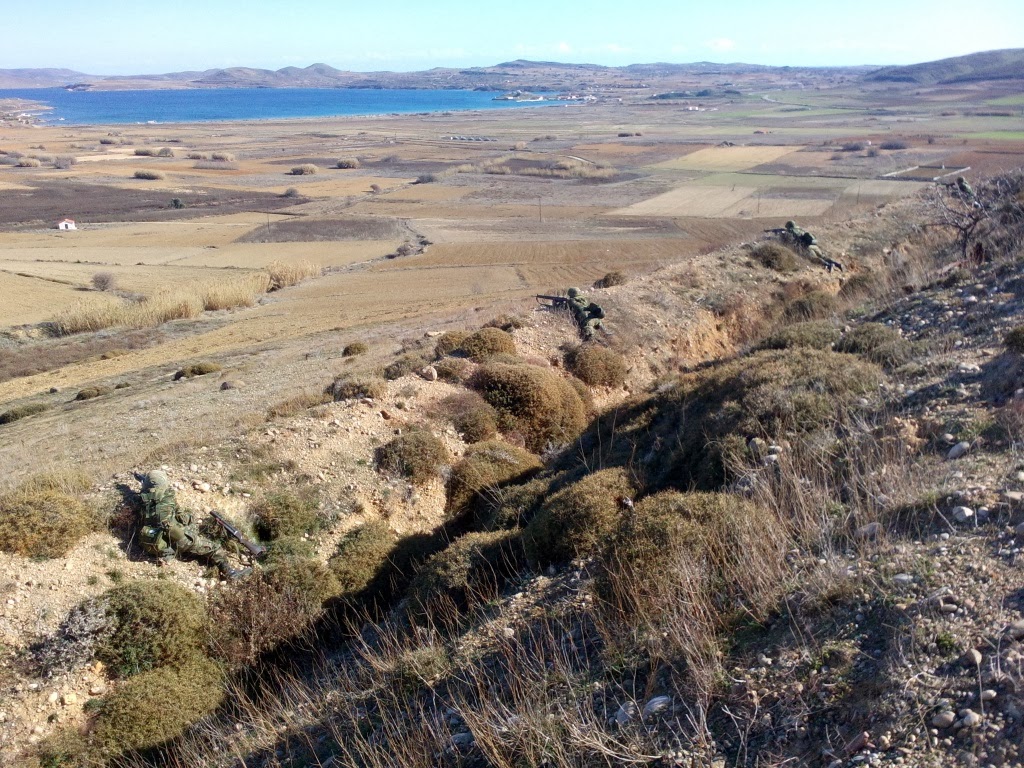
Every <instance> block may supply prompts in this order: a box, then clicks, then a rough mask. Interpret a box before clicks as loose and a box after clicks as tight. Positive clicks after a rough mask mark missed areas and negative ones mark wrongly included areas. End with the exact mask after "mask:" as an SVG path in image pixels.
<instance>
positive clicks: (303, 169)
mask: <svg viewBox="0 0 1024 768" xmlns="http://www.w3.org/2000/svg"><path fill="white" fill-rule="evenodd" d="M316 170H317V168H316V166H315V165H313V164H312V163H303V164H302V165H297V166H295V167H294V168H292V176H312V175H314V174H315V173H316Z"/></svg>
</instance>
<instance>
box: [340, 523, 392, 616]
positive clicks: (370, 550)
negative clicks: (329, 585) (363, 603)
mask: <svg viewBox="0 0 1024 768" xmlns="http://www.w3.org/2000/svg"><path fill="white" fill-rule="evenodd" d="M394 546H395V534H394V533H393V532H392V531H391V529H390V528H388V526H387V524H386V523H384V522H383V521H380V520H373V521H371V522H369V523H366V525H362V526H360V527H359V528H356V529H355V530H352V531H349V532H348V533H346V534H345V538H343V539H342V540H341V541H340V542H339V543H338V549H337V550H336V551H335V553H334V555H333V556H332V557H331V559H330V560H329V561H328V562H327V565H328V567H329V568H330V569H331V571H332V572H333V573H334V577H335V578H336V579H337V580H338V585H339V591H340V594H341V595H343V596H348V597H354V596H355V595H357V594H359V593H360V592H362V591H363V590H365V589H366V588H367V587H369V586H370V585H371V584H372V583H373V582H374V580H375V579H377V578H378V577H379V576H380V574H381V573H382V572H383V571H384V569H385V568H386V567H387V564H388V555H389V554H390V553H391V550H392V548H393V547H394Z"/></svg>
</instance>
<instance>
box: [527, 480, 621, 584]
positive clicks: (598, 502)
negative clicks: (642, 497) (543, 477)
mask: <svg viewBox="0 0 1024 768" xmlns="http://www.w3.org/2000/svg"><path fill="white" fill-rule="evenodd" d="M635 492H636V488H635V487H634V484H633V481H632V480H631V479H630V477H629V475H627V474H626V472H625V471H624V470H623V469H620V468H615V469H603V470H601V471H599V472H594V473H592V474H589V475H587V476H585V477H584V478H583V479H581V480H578V481H576V482H575V483H572V484H570V485H567V486H566V487H565V488H562V489H561V490H560V491H558V492H557V493H555V494H554V495H552V496H551V497H549V498H548V499H547V500H546V501H545V502H544V504H543V506H542V507H541V509H540V511H539V512H537V514H536V515H535V516H534V518H533V519H532V520H531V521H530V523H529V525H527V526H526V529H525V530H524V532H523V539H524V541H525V544H526V553H527V555H528V556H529V558H530V562H531V563H532V564H535V565H540V566H544V565H547V564H549V563H564V562H567V561H569V560H571V559H573V558H574V557H586V556H588V555H592V554H594V553H595V552H597V551H598V550H599V549H600V548H601V546H603V545H604V543H605V541H606V540H607V539H608V536H609V535H611V533H612V532H613V531H614V530H615V527H616V526H617V525H618V522H619V518H620V516H621V515H622V509H623V506H622V501H623V499H631V498H632V497H633V494H634V493H635Z"/></svg>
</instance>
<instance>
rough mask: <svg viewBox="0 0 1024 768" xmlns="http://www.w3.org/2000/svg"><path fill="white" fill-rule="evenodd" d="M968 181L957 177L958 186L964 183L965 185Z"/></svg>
mask: <svg viewBox="0 0 1024 768" xmlns="http://www.w3.org/2000/svg"><path fill="white" fill-rule="evenodd" d="M966 181H967V179H965V178H964V177H963V176H957V177H956V183H957V184H963V183H965V182H966Z"/></svg>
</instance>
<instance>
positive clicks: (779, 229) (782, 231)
mask: <svg viewBox="0 0 1024 768" xmlns="http://www.w3.org/2000/svg"><path fill="white" fill-rule="evenodd" d="M764 231H765V232H767V233H768V234H769V235H778V236H779V237H781V236H782V235H788V234H789V230H788V229H786V228H785V227H775V228H774V229H766V230H764Z"/></svg>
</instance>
